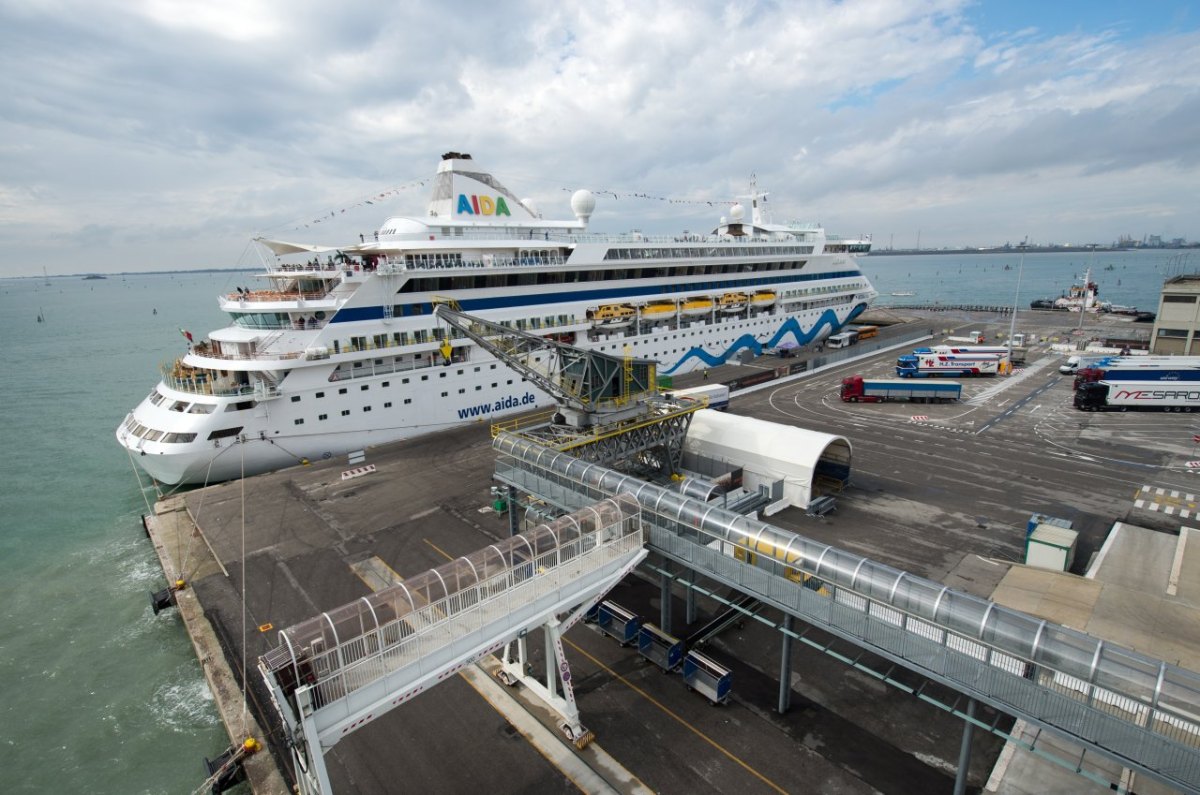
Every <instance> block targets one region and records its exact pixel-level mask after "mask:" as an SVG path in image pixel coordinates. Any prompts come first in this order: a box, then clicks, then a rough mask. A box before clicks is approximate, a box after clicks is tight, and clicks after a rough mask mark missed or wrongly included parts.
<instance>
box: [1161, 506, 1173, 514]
mask: <svg viewBox="0 0 1200 795" xmlns="http://www.w3.org/2000/svg"><path fill="white" fill-rule="evenodd" d="M1162 512H1163V513H1165V514H1166V515H1167V516H1170V515H1171V514H1173V513H1175V506H1174V505H1168V506H1167V507H1165V508H1163V509H1162Z"/></svg>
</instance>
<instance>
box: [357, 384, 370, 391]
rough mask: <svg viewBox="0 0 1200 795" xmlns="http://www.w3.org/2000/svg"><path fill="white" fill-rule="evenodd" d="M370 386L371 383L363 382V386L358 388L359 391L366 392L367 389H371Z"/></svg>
mask: <svg viewBox="0 0 1200 795" xmlns="http://www.w3.org/2000/svg"><path fill="white" fill-rule="evenodd" d="M370 388H371V385H370V384H363V385H362V386H360V387H359V388H358V391H359V392H366V391H367V390H368V389H370Z"/></svg>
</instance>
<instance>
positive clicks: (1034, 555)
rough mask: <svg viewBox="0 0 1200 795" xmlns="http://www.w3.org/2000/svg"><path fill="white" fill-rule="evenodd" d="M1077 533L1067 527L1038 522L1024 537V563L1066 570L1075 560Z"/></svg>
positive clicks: (1055, 569) (1054, 569)
mask: <svg viewBox="0 0 1200 795" xmlns="http://www.w3.org/2000/svg"><path fill="white" fill-rule="evenodd" d="M1078 540H1079V533H1077V532H1075V531H1074V530H1071V529H1070V528H1067V527H1059V526H1057V525H1052V524H1039V525H1038V526H1037V529H1036V530H1034V531H1033V532H1032V533H1030V534H1029V536H1028V537H1027V538H1026V539H1025V565H1026V566H1037V567H1038V568H1040V569H1051V570H1052V571H1066V570H1068V569H1069V568H1071V564H1072V563H1074V562H1075V544H1076V542H1077V541H1078Z"/></svg>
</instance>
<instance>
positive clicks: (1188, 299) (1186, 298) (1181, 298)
mask: <svg viewBox="0 0 1200 795" xmlns="http://www.w3.org/2000/svg"><path fill="white" fill-rule="evenodd" d="M1162 300H1163V303H1164V304H1194V303H1196V296H1194V295H1164V296H1163V297H1162Z"/></svg>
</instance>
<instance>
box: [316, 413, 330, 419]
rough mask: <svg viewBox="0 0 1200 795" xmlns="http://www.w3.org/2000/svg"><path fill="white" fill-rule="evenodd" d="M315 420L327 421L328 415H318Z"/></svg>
mask: <svg viewBox="0 0 1200 795" xmlns="http://www.w3.org/2000/svg"><path fill="white" fill-rule="evenodd" d="M317 419H319V420H327V419H329V415H328V414H318V415H317Z"/></svg>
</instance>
